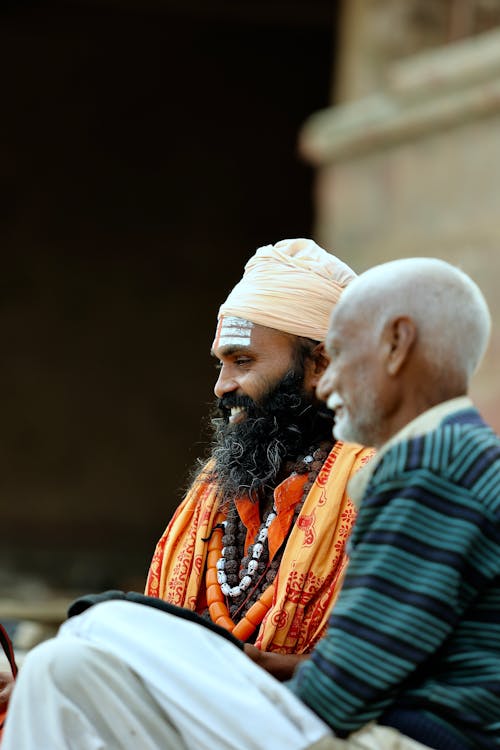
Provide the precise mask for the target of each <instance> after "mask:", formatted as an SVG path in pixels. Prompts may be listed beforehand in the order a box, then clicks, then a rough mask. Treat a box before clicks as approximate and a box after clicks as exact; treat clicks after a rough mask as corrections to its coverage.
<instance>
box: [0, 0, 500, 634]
mask: <svg viewBox="0 0 500 750" xmlns="http://www.w3.org/2000/svg"><path fill="white" fill-rule="evenodd" d="M0 67H1V70H2V87H1V104H0V107H1V117H0V164H1V172H0V176H1V179H0V191H1V200H0V238H1V244H0V259H1V266H0V271H1V272H0V306H1V310H0V340H1V343H2V346H1V352H2V357H1V362H0V393H1V402H2V420H1V424H2V429H1V430H0V444H1V445H0V462H1V465H0V497H1V504H2V506H1V507H2V520H1V523H0V535H1V540H0V541H1V543H0V619H4V620H5V619H8V618H12V619H13V620H17V619H24V618H26V619H28V620H29V619H32V620H37V619H38V620H40V621H45V622H47V623H51V622H52V621H56V620H57V619H58V618H60V617H61V616H62V615H61V613H63V612H64V608H65V606H66V602H67V600H68V598H72V597H73V596H76V595H78V594H79V593H83V592H87V591H98V590H102V589H106V588H120V589H136V590H142V588H143V585H144V580H145V575H146V572H147V568H148V564H149V559H150V557H151V554H152V552H153V549H154V545H155V542H156V540H157V539H158V537H159V536H160V535H161V533H162V531H163V529H164V527H165V525H166V523H167V521H168V520H169V518H170V516H171V514H172V511H173V509H174V508H175V506H176V505H177V503H178V502H179V500H180V498H181V495H182V489H183V487H184V486H185V483H186V478H187V474H188V471H189V469H190V467H191V466H192V464H193V463H194V461H195V460H196V457H197V456H199V455H203V454H204V453H205V452H206V449H207V437H208V431H207V429H206V423H207V418H206V416H207V412H208V409H209V405H210V404H211V402H212V388H213V383H214V380H215V371H214V369H213V362H212V361H211V358H210V356H209V349H210V345H211V342H212V337H213V332H214V325H215V320H216V315H217V309H218V306H219V304H220V303H221V302H222V301H223V300H224V299H225V297H226V295H227V293H228V291H229V290H230V288H231V287H232V286H233V285H234V283H236V281H237V280H238V279H239V278H240V276H241V273H242V270H243V265H244V263H245V262H246V260H247V259H248V257H250V255H252V254H253V252H254V251H255V249H256V248H257V247H258V246H259V245H262V244H267V243H274V242H277V241H278V240H280V239H283V238H287V237H299V236H305V237H308V236H312V237H313V238H314V239H316V241H318V242H319V243H320V244H321V245H323V246H324V247H325V248H327V249H329V250H332V251H334V252H335V253H336V254H337V255H339V256H340V257H341V258H343V259H344V260H346V261H347V262H348V263H350V265H351V266H352V267H353V268H354V269H355V270H357V271H362V270H363V269H364V268H367V267H368V266H370V265H373V264H374V263H376V262H380V261H384V260H389V259H391V258H394V257H399V256H403V255H438V256H440V257H443V258H446V259H448V260H450V261H452V262H455V263H458V264H459V265H461V266H462V267H463V268H464V269H465V270H466V271H467V272H469V273H470V274H471V275H472V276H473V277H474V278H475V279H476V280H477V281H478V283H479V284H480V285H481V286H482V288H483V290H484V292H485V294H486V296H487V298H488V301H489V303H490V305H491V307H492V310H493V315H494V318H495V322H496V333H495V336H494V339H493V341H492V345H491V347H490V351H489V353H488V356H487V359H486V361H485V363H484V367H483V369H482V371H481V373H480V374H479V375H478V376H477V378H476V381H475V386H474V388H475V390H474V396H475V398H476V401H477V403H478V405H479V406H480V407H481V408H482V410H483V412H484V414H485V416H486V417H487V418H488V419H489V420H490V422H491V423H492V424H493V425H494V426H495V428H496V429H497V430H499V429H500V404H499V402H498V386H497V380H498V376H497V375H496V372H495V370H496V368H495V362H496V358H498V354H499V350H500V333H499V332H500V326H499V324H500V302H499V300H498V298H499V293H498V291H497V287H498V282H499V280H500V251H499V247H500V222H499V216H500V211H499V208H500V206H499V202H500V0H344V1H343V2H341V0H337V1H336V2H335V1H333V0H307V2H306V1H305V0H302V1H300V0H233V2H224V1H223V0H213V1H211V2H204V1H203V0H66V1H65V2H63V1H62V0H61V1H60V2H57V1H56V0H52V1H50V0H46V1H44V0H40V1H39V2H36V1H35V0H32V1H31V2H30V0H4V1H3V3H2V5H1V8H0Z"/></svg>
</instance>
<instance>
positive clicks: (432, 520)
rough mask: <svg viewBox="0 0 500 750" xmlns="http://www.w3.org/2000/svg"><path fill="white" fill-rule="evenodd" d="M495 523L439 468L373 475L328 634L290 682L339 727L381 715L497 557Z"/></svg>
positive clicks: (343, 730)
mask: <svg viewBox="0 0 500 750" xmlns="http://www.w3.org/2000/svg"><path fill="white" fill-rule="evenodd" d="M489 524H490V522H489V520H488V517H487V515H486V514H485V513H484V511H483V509H482V508H481V506H480V504H478V503H477V502H476V501H475V500H474V498H472V497H471V493H470V492H469V491H468V490H467V489H466V488H464V487H461V486H458V485H457V484H456V483H454V482H452V481H451V479H449V478H445V477H443V476H442V475H441V474H434V473H433V472H431V471H429V470H419V471H415V470H414V469H413V470H412V471H410V472H405V471H401V472H398V473H395V474H392V475H391V476H389V477H388V476H387V475H386V476H385V477H384V478H383V480H382V481H380V479H379V480H378V481H377V480H372V483H371V485H370V487H369V488H368V494H367V496H366V497H365V498H364V500H363V504H362V508H361V510H360V513H359V516H358V520H357V524H356V527H355V531H354V533H353V537H352V550H351V559H350V564H349V568H348V572H347V575H346V579H345V582H344V587H343V589H342V592H341V594H340V597H339V599H338V601H337V604H336V607H335V609H334V611H333V614H332V616H331V619H330V622H329V629H328V632H327V635H326V637H325V638H324V639H323V640H322V641H321V642H320V643H319V644H318V646H317V648H316V649H315V650H314V651H313V653H312V656H311V659H310V660H308V661H307V662H305V663H304V664H302V665H301V666H300V667H299V669H298V670H297V672H296V674H295V676H294V678H293V679H292V680H291V681H290V682H289V683H288V686H289V687H290V688H291V689H292V690H293V692H294V693H295V694H297V695H298V696H299V697H300V698H301V699H302V700H303V701H304V702H305V703H307V704H308V705H309V706H310V707H311V708H312V709H313V710H314V711H315V712H316V713H317V714H319V716H321V718H323V719H324V720H325V721H326V722H327V723H328V724H329V725H330V726H331V728H332V729H333V730H334V731H335V732H336V733H337V734H339V735H341V736H342V735H345V734H347V733H349V732H352V731H354V730H356V729H358V728H359V727H361V726H362V725H364V724H366V723H367V722H369V721H371V720H376V719H377V718H378V717H379V716H380V715H381V714H382V713H383V712H384V711H385V710H386V709H387V708H389V707H390V706H391V705H393V704H394V702H395V701H396V700H397V698H398V696H399V695H400V694H401V693H402V692H403V691H404V686H405V685H407V684H408V682H409V681H411V680H412V679H413V678H414V677H415V676H416V675H418V674H419V673H420V670H424V671H425V669H426V667H427V666H428V665H429V663H431V660H433V659H434V658H435V656H436V654H437V653H438V652H439V650H440V648H441V647H443V644H444V643H445V641H446V639H447V637H448V635H449V634H450V632H451V631H452V630H453V629H454V627H455V625H456V623H457V621H458V619H459V618H460V616H461V614H462V613H463V612H464V610H465V608H466V607H467V606H468V605H469V603H470V602H471V600H472V599H473V597H474V596H475V595H476V593H477V591H478V589H480V588H481V587H482V586H483V585H484V583H485V581H486V579H487V577H488V566H487V564H483V561H484V559H485V554H486V555H488V554H490V555H491V556H493V555H494V554H497V555H498V552H499V549H498V546H496V545H495V546H496V549H493V547H492V542H491V536H490V534H489ZM417 670H418V672H417Z"/></svg>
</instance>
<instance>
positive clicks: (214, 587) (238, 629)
mask: <svg viewBox="0 0 500 750" xmlns="http://www.w3.org/2000/svg"><path fill="white" fill-rule="evenodd" d="M225 520H226V517H225V515H224V514H222V513H219V514H218V515H217V516H216V518H215V519H214V528H215V526H217V524H221V523H222V522H223V521H225ZM223 535H224V532H223V530H222V529H215V530H214V531H212V535H211V537H210V541H209V542H208V555H207V571H206V575H205V583H206V589H207V604H208V611H209V613H210V619H211V620H212V622H215V624H216V625H219V626H220V627H222V628H225V629H226V630H229V632H230V633H233V635H234V636H235V637H236V638H239V639H240V640H242V641H246V640H247V639H248V638H250V636H251V635H252V633H253V632H254V630H255V629H256V628H257V627H258V626H259V625H260V624H261V622H262V620H263V619H264V617H265V616H266V614H267V613H268V611H269V609H270V607H271V604H272V601H273V596H274V584H271V585H270V586H268V587H267V589H266V590H265V591H264V592H263V594H262V596H261V597H260V599H259V600H258V601H257V602H255V604H253V605H252V606H251V607H250V609H249V610H248V612H247V614H246V615H245V616H244V617H242V619H241V620H240V621H239V622H238V624H235V623H234V622H233V620H232V619H231V617H230V616H229V610H228V607H227V604H226V597H225V596H224V594H223V593H222V591H221V588H220V585H219V583H218V581H217V562H218V561H219V560H220V558H221V555H222V537H223Z"/></svg>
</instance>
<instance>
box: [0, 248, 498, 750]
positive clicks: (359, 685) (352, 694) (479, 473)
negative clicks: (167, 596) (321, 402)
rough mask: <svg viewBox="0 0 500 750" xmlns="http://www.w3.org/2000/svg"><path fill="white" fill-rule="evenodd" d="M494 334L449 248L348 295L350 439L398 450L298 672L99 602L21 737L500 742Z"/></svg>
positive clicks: (129, 741) (344, 383)
mask: <svg viewBox="0 0 500 750" xmlns="http://www.w3.org/2000/svg"><path fill="white" fill-rule="evenodd" d="M388 289H390V290H391V293H390V294H388V293H387V290H388ZM489 331H490V316H489V312H488V308H487V305H486V302H485V300H484V297H483V296H482V294H481V292H480V290H479V289H478V287H477V286H476V285H475V284H474V282H473V281H472V280H471V279H470V278H469V277H468V276H466V275H465V274H464V273H462V272H461V271H459V270H458V269H456V268H454V267H453V266H450V265H449V264H447V263H445V262H443V261H439V260H436V259H429V258H425V259H421V258H419V259H406V260H403V261H395V262H393V263H388V264H384V265H382V266H378V267H376V268H374V269H372V270H370V271H367V272H366V273H364V274H362V275H361V276H360V277H359V278H358V279H357V280H355V281H354V282H352V284H350V285H349V288H348V289H347V290H346V291H345V292H344V294H343V296H342V299H341V300H340V302H339V303H338V304H337V306H336V307H335V309H334V312H333V315H332V321H331V326H330V331H329V334H328V338H327V352H328V354H329V356H330V358H331V362H330V365H329V367H328V369H327V371H326V372H325V374H324V375H323V377H322V379H321V381H320V383H319V394H320V395H321V396H322V397H323V398H324V399H326V400H327V403H329V404H330V405H331V407H332V408H335V410H336V417H335V428H334V433H335V435H336V437H337V438H338V439H340V440H342V439H346V440H357V441H360V442H362V443H374V444H375V445H376V446H377V448H378V449H379V452H378V454H377V456H376V458H375V459H374V460H373V461H371V462H370V463H369V464H368V465H367V466H366V467H365V468H364V469H363V470H362V472H359V474H357V475H356V477H355V479H354V483H355V484H356V485H357V486H356V487H355V488H354V492H355V495H356V497H357V498H360V509H359V515H358V519H357V522H356V526H355V528H354V532H353V535H352V537H351V541H350V547H351V557H350V563H349V567H348V570H347V573H346V577H345V583H344V586H343V589H342V592H341V594H340V596H339V598H338V601H337V603H336V605H335V608H334V610H333V613H332V616H331V618H330V621H329V625H328V630H327V633H326V635H325V637H324V638H323V639H322V640H321V641H320V643H319V644H318V645H317V647H316V648H315V649H314V650H313V652H312V654H311V656H310V658H309V659H306V660H304V661H303V662H302V663H301V664H300V665H299V666H298V668H297V670H296V674H295V676H294V678H293V679H292V680H291V681H289V682H286V683H284V684H283V683H280V682H278V681H277V680H275V679H274V678H273V677H271V676H270V675H269V674H268V673H267V672H266V671H265V670H263V669H261V668H259V667H258V666H257V665H256V664H255V663H254V662H253V661H251V660H250V659H248V658H247V657H246V656H245V655H244V653H242V651H241V650H240V649H238V648H237V647H236V646H235V645H234V644H232V643H229V642H228V641H227V640H226V639H225V638H221V637H220V636H219V635H216V634H214V633H212V632H210V631H209V630H207V629H206V628H203V627H200V626H199V625H197V624H194V623H190V622H185V621H184V620H182V619H180V618H178V617H175V616H172V615H168V614H165V613H163V612H157V611H155V610H152V609H150V608H148V607H141V606H140V605H138V604H134V603H131V602H109V603H105V604H100V605H98V606H95V607H92V608H91V609H89V610H87V612H85V613H84V614H82V615H80V616H79V617H74V618H72V619H71V620H69V621H68V622H67V623H66V624H65V625H64V626H63V627H62V629H61V631H60V633H59V635H58V637H57V638H56V639H54V640H52V641H50V642H48V643H45V644H42V645H41V646H39V647H37V648H36V649H35V650H34V651H32V652H31V654H30V655H28V658H27V661H26V663H25V665H24V666H23V669H22V670H21V676H20V678H19V682H18V684H17V686H16V688H15V689H14V695H13V703H12V706H11V713H10V716H9V718H8V721H7V729H6V735H5V746H4V747H3V750H14V748H15V750H25V749H27V748H30V749H31V748H35V747H36V748H41V747H43V748H52V749H53V750H55V749H57V748H65V747H72V748H98V747H102V748H104V747H106V748H136V747H141V748H144V749H145V750H153V748H159V747H161V748H165V749H166V750H170V749H172V750H186V749H188V750H213V748H215V747H216V748H217V749H218V750H264V749H265V750H267V749H268V748H272V749H273V750H306V748H309V750H312V749H313V748H314V750H348V749H352V750H355V749H357V750H424V749H425V748H434V750H473V749H475V750H492V749H493V748H497V747H499V740H500V732H499V724H498V720H499V717H500V683H499V679H498V676H499V675H500V650H499V643H500V491H499V490H500V440H499V439H498V437H497V436H496V435H495V434H494V432H493V431H492V430H491V429H490V428H489V427H488V426H487V425H486V424H485V422H484V421H483V420H482V418H481V417H480V415H479V413H478V412H477V410H476V409H475V408H474V406H473V405H472V403H471V401H470V400H469V398H468V397H467V395H466V394H467V391H468V387H469V382H470V378H471V376H472V374H473V372H474V371H475V369H476V368H477V366H478V364H479V362H480V360H481V358H482V356H483V353H484V350H485V348H486V345H487V341H488V337H489ZM41 696H42V698H41Z"/></svg>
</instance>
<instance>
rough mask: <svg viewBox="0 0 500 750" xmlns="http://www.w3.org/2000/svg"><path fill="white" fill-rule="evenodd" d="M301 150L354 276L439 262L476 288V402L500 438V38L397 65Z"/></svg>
mask: <svg viewBox="0 0 500 750" xmlns="http://www.w3.org/2000/svg"><path fill="white" fill-rule="evenodd" d="M300 149H301V152H302V154H303V156H304V157H305V158H306V159H307V160H308V161H309V162H310V163H311V164H313V165H315V166H316V167H317V181H316V196H315V201H316V227H315V237H316V239H317V240H318V241H319V242H320V243H322V244H323V245H324V246H325V247H327V248H330V249H331V250H335V252H336V253H337V254H338V255H340V256H341V257H343V258H345V259H346V260H348V261H349V262H350V263H351V264H352V265H353V266H354V268H356V269H357V270H363V269H364V268H367V267H369V266H371V265H373V264H375V263H378V262H382V261H385V260H390V259H393V258H396V257H402V256H414V255H420V256H422V255H425V256H434V255H435V256H439V257H442V258H445V259H447V260H449V261H451V262H453V263H455V264H458V265H460V266H461V267H462V268H463V269H464V270H465V271H467V272H468V273H470V274H471V275H472V277H473V278H474V279H475V280H476V281H477V282H478V283H479V285H480V286H481V288H482V289H483V291H484V293H485V295H486V297H487V299H488V302H489V304H490V306H491V310H492V314H493V318H494V337H493V341H492V344H491V346H490V349H489V353H488V355H487V358H486V361H485V362H484V364H483V367H482V369H481V371H480V373H479V374H478V375H477V376H476V379H475V383H474V391H473V395H474V397H475V399H476V402H477V403H478V404H479V406H480V408H481V409H482V410H483V412H484V414H485V415H486V416H487V418H488V419H489V420H490V421H491V422H492V423H493V424H494V426H495V428H496V429H497V430H499V431H500V398H499V386H498V375H497V373H496V365H495V362H496V361H498V359H499V357H500V293H499V291H498V289H497V287H498V286H500V29H497V30H494V31H489V32H486V33H483V34H479V35H477V36H474V37H471V38H469V39H466V40H464V41H460V42H456V43H453V44H449V45H447V46H442V47H438V48H437V49H435V50H431V51H425V52H421V53H419V54H415V55H411V56H409V57H406V58H404V59H402V60H400V61H394V62H392V63H391V64H388V65H387V66H386V68H385V71H384V76H383V85H381V86H380V87H379V89H378V90H377V91H375V92H374V93H371V94H369V95H367V96H364V97H362V98H358V99H356V100H355V101H351V102H346V103H344V104H342V105H339V106H337V107H332V108H330V109H327V110H324V111H322V112H318V113H316V114H314V115H313V116H312V117H311V118H310V119H309V121H308V122H306V123H305V125H304V128H303V130H302V133H301V135H300ZM389 291H390V290H388V292H389Z"/></svg>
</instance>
